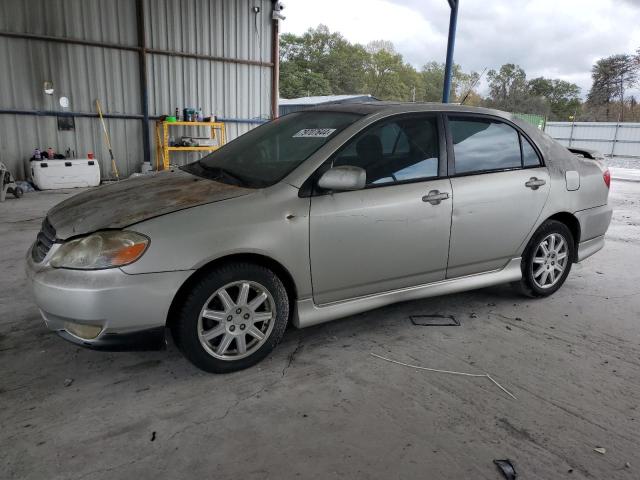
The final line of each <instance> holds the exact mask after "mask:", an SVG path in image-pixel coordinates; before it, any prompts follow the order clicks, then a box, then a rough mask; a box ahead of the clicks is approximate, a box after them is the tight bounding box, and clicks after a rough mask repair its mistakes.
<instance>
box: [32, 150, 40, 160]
mask: <svg viewBox="0 0 640 480" xmlns="http://www.w3.org/2000/svg"><path fill="white" fill-rule="evenodd" d="M33 158H35V159H36V160H42V155H41V154H40V149H39V148H36V149H35V150H34V151H33Z"/></svg>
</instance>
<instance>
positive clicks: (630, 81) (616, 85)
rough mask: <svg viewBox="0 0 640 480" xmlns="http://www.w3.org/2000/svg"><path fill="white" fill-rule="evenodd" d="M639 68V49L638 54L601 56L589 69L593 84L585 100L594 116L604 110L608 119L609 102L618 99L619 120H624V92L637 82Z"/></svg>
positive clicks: (609, 112)
mask: <svg viewBox="0 0 640 480" xmlns="http://www.w3.org/2000/svg"><path fill="white" fill-rule="evenodd" d="M639 69H640V50H639V53H638V55H635V56H634V55H626V54H622V55H611V56H610V57H606V58H601V59H600V60H598V61H597V62H596V63H595V65H594V66H593V68H592V69H591V78H592V80H593V84H592V86H591V90H590V91H589V95H588V96H587V102H588V103H589V106H590V107H591V109H592V112H594V116H596V117H597V116H599V114H601V113H602V111H604V115H605V119H606V120H609V117H610V114H611V106H612V105H611V104H612V103H613V102H614V101H616V100H617V101H618V111H619V118H620V120H621V121H622V120H624V112H625V108H624V105H625V101H626V98H625V92H626V90H627V89H628V88H631V87H634V86H635V85H636V84H637V83H638V70H639Z"/></svg>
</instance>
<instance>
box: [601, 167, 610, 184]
mask: <svg viewBox="0 0 640 480" xmlns="http://www.w3.org/2000/svg"><path fill="white" fill-rule="evenodd" d="M602 178H603V179H604V184H605V185H606V186H607V188H609V187H610V186H611V173H610V172H609V169H608V168H607V169H606V170H605V171H604V173H603V174H602Z"/></svg>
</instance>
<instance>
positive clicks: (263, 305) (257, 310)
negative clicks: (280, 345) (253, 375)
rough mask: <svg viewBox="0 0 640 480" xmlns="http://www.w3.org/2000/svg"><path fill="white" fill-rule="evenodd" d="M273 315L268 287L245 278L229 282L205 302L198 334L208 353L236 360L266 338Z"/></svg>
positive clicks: (257, 347)
mask: <svg viewBox="0 0 640 480" xmlns="http://www.w3.org/2000/svg"><path fill="white" fill-rule="evenodd" d="M275 319H276V310H275V301H274V300H273V297H272V296H271V294H270V293H269V290H267V289H266V288H265V287H264V286H262V285H261V284H259V283H257V282H251V281H248V280H243V281H238V282H232V283H228V284H226V285H225V286H223V287H222V288H219V289H218V290H216V291H215V293H214V294H213V295H211V296H210V297H209V298H208V299H207V301H206V302H205V304H204V306H203V307H202V310H201V311H200V316H199V318H198V338H199V340H200V343H201V345H202V346H203V347H204V349H205V350H206V351H207V353H209V355H211V356H212V357H215V358H218V359H221V360H227V361H233V360H239V359H241V358H245V357H247V356H249V355H251V354H252V353H254V352H255V351H256V350H258V349H259V348H260V347H261V346H262V345H263V344H264V343H265V342H266V341H267V339H268V338H269V335H270V334H271V331H272V330H273V325H274V323H275Z"/></svg>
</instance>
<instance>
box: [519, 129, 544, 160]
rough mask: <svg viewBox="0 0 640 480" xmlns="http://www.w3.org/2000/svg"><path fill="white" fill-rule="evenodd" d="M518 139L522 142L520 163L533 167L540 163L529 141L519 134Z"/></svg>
mask: <svg viewBox="0 0 640 480" xmlns="http://www.w3.org/2000/svg"><path fill="white" fill-rule="evenodd" d="M520 141H521V142H522V164H523V165H524V166H525V167H533V166H538V165H540V157H538V154H537V153H536V151H535V150H534V149H533V147H532V146H531V144H530V143H529V141H528V140H527V139H526V138H524V137H523V136H522V135H520Z"/></svg>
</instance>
